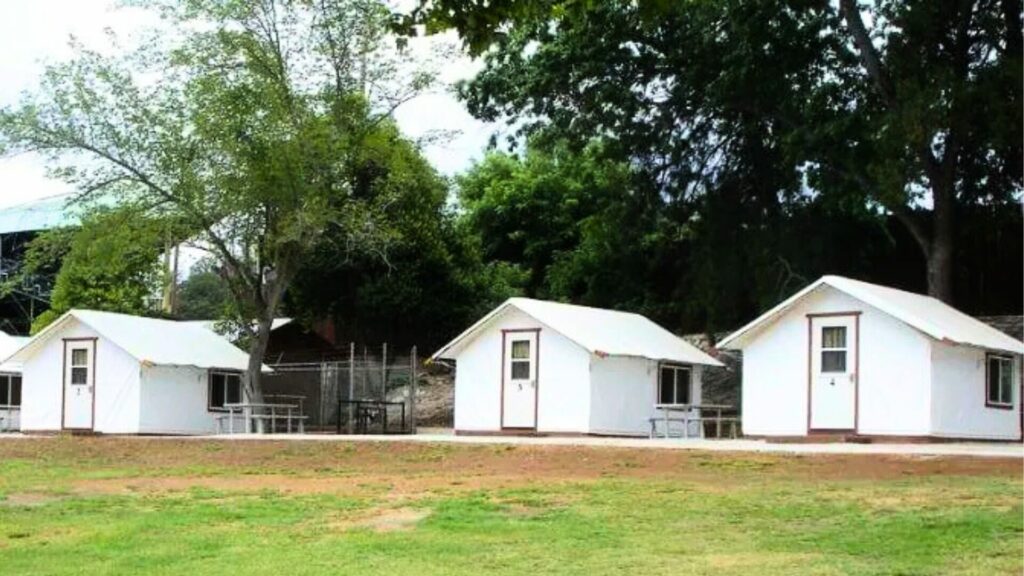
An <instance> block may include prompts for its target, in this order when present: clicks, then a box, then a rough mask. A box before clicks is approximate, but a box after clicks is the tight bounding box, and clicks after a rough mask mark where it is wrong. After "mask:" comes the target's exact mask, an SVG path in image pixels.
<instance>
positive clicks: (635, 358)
mask: <svg viewBox="0 0 1024 576" xmlns="http://www.w3.org/2000/svg"><path fill="white" fill-rule="evenodd" d="M439 359H449V360H454V361H455V363H456V366H455V431H456V433H457V434H497V433H509V432H512V433H524V432H525V433H542V434H550V433H555V434H597V435H622V436H646V435H647V434H649V432H650V422H649V419H650V418H652V417H654V416H657V415H658V413H656V410H655V405H656V404H660V403H661V404H699V403H700V399H701V372H702V368H703V367H704V366H721V364H720V363H719V362H718V361H717V360H715V359H714V358H712V357H711V356H709V355H707V354H705V353H704V352H702V351H700V350H699V349H697V348H696V347H694V346H692V345H691V344H688V343H687V342H685V341H683V340H682V339H680V338H678V337H677V336H675V335H674V334H672V333H671V332H669V331H667V330H665V329H664V328H662V327H660V326H658V325H657V324H655V323H654V322H651V321H650V320H648V319H647V318H644V317H643V316H640V315H638V314H630V313H627V312H618V311H613V310H603V309H599V308H589V307H584V306H574V305H570V304H560V303H556V302H546V301H542V300H532V299H528V298H510V299H509V300H507V301H506V302H504V303H503V304H501V305H500V306H498V307H497V308H495V309H494V310H492V311H491V312H490V313H488V314H487V315H486V316H484V317H483V318H482V319H481V320H479V321H478V322H477V323H476V324H474V325H473V326H471V327H470V328H468V329H467V330H466V331H465V332H463V333H462V334H460V335H459V336H458V337H456V338H455V339H454V340H452V341H451V342H449V343H448V344H446V345H445V346H444V347H443V348H441V349H440V350H438V351H437V353H435V354H434V355H433V357H432V360H439Z"/></svg>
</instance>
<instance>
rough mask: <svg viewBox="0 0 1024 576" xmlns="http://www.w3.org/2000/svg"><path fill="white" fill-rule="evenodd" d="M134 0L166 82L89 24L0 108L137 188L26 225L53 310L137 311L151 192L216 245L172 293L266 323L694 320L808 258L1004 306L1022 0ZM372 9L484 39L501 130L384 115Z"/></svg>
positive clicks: (400, 94) (767, 287)
mask: <svg viewBox="0 0 1024 576" xmlns="http://www.w3.org/2000/svg"><path fill="white" fill-rule="evenodd" d="M141 4H143V5H146V6H150V7H152V8H155V9H160V10H162V11H163V13H164V14H165V15H167V16H168V17H169V21H170V22H172V23H175V24H177V25H179V31H181V32H182V35H181V36H180V37H175V38H177V40H181V42H180V43H178V44H175V45H174V46H173V47H172V48H173V49H170V50H166V51H162V52H161V51H160V50H156V55H155V56H154V55H153V54H152V53H150V52H149V51H146V53H144V54H142V55H141V56H142V57H143V58H142V61H143V62H145V63H146V65H147V66H148V69H150V70H152V69H153V66H154V64H158V65H160V66H165V68H164V69H165V70H167V71H169V72H168V73H169V76H168V77H167V79H166V82H164V83H163V84H161V85H160V86H149V85H146V84H141V85H136V83H134V81H133V76H132V74H131V71H130V69H127V68H126V64H125V62H123V61H121V60H117V59H110V58H106V57H101V56H99V55H97V54H95V53H91V52H88V51H84V50H81V51H80V53H79V56H80V57H79V58H78V59H76V60H75V61H73V62H72V63H70V64H68V65H65V66H57V67H53V68H51V69H50V70H49V72H48V74H47V77H46V79H45V81H44V82H43V89H42V91H41V93H40V94H38V95H36V96H35V97H34V98H31V99H29V100H27V101H26V103H25V105H24V106H22V107H19V108H15V109H9V110H6V111H4V112H3V113H2V114H0V135H2V136H3V140H0V144H3V145H5V146H6V147H9V148H10V149H12V150H17V149H28V150H35V151H42V152H44V153H50V154H52V155H53V156H54V158H55V160H61V159H64V158H65V157H66V154H67V153H68V152H69V151H70V152H73V153H76V154H81V153H86V154H92V155H94V156H97V157H98V158H99V160H100V163H99V168H96V167H95V165H94V166H93V167H92V169H89V170H84V171H83V170H80V169H75V168H78V167H77V166H74V165H72V166H66V167H65V168H67V169H65V170H63V171H61V172H60V173H61V174H62V175H63V176H65V177H67V178H68V179H70V180H71V181H72V182H74V183H76V184H78V185H80V187H81V188H83V189H85V190H88V191H94V190H100V189H104V190H107V191H108V192H113V193H115V194H116V195H118V196H119V197H120V198H122V199H130V200H131V201H132V202H131V204H132V205H134V206H136V207H143V208H145V209H146V210H148V212H147V213H146V216H147V217H146V218H144V219H143V220H141V221H139V222H138V223H132V226H133V227H134V226H138V229H136V228H128V229H127V230H128V234H129V235H130V236H132V237H138V238H139V239H141V241H140V242H139V243H138V244H137V245H128V243H125V242H124V240H123V238H121V237H120V236H119V234H115V233H113V232H110V233H109V237H107V236H108V234H106V233H104V230H109V229H111V227H109V226H106V227H104V226H102V225H101V226H95V225H93V224H92V223H91V222H86V224H85V225H84V226H83V227H82V229H81V230H80V231H79V232H76V233H74V234H71V233H70V232H57V233H54V234H52V235H46V236H44V237H43V238H42V239H41V240H40V241H39V242H38V243H37V245H35V246H34V247H33V253H32V254H33V255H32V258H36V259H37V260H39V261H40V262H43V261H46V262H49V265H50V266H53V265H54V264H53V262H55V260H54V258H58V259H59V258H60V257H63V258H64V261H63V266H62V269H61V275H60V278H59V279H58V284H59V286H58V288H59V289H58V290H55V296H54V309H55V310H54V313H56V311H57V310H59V309H61V308H62V307H65V306H77V305H88V306H94V307H104V308H106V309H120V310H122V311H128V312H146V301H147V300H146V299H147V297H148V296H147V295H148V294H151V293H152V287H151V284H152V282H153V281H154V279H155V278H157V277H158V276H159V274H158V271H159V268H158V267H155V265H156V259H157V258H158V256H159V254H160V246H161V242H162V240H161V239H160V238H159V234H157V233H155V232H154V231H153V230H150V229H149V228H148V227H149V226H150V225H151V224H152V223H154V222H159V221H161V216H162V215H164V214H167V213H171V214H175V215H176V218H178V220H176V221H178V222H180V225H181V226H183V230H184V231H183V232H182V233H181V234H183V235H182V236H181V237H183V238H184V237H188V238H196V237H199V238H201V240H202V241H203V243H205V245H206V247H207V248H208V249H210V250H211V252H212V253H213V255H214V257H215V258H214V260H211V261H209V262H207V263H205V264H203V266H201V267H200V268H199V269H198V271H197V272H196V274H195V275H194V276H193V277H192V278H190V279H188V280H187V281H186V282H185V284H184V285H183V286H182V290H181V299H182V310H181V314H183V315H185V316H187V317H196V318H199V317H210V316H214V315H228V316H235V317H236V319H238V320H239V321H244V323H245V324H246V325H248V322H249V321H250V320H251V319H252V318H257V319H259V321H260V324H261V328H260V330H259V331H258V332H259V333H260V334H261V335H262V336H265V335H266V334H267V333H268V332H267V329H268V328H269V325H270V324H269V322H270V320H271V318H272V317H273V316H274V315H282V314H286V315H290V316H296V317H299V318H300V319H303V320H304V321H306V322H307V323H312V322H314V321H319V320H323V319H327V318H329V319H333V320H335V326H336V327H337V333H338V335H339V337H340V338H342V339H346V340H361V341H381V340H388V341H391V342H394V343H396V344H401V345H405V344H411V343H419V344H422V345H425V346H432V345H435V344H439V343H441V342H443V341H444V340H446V339H447V338H450V337H451V336H453V335H454V334H456V333H457V332H458V331H459V330H461V329H462V328H464V327H465V326H466V325H467V324H468V323H469V322H471V321H472V320H474V319H475V318H477V317H479V315H480V314H482V313H483V312H485V311H486V310H487V309H489V308H490V307H492V306H494V305H495V304H497V303H498V302H500V301H501V300H502V299H504V298H506V297H508V296H510V295H513V294H525V295H528V296H534V297H540V298H549V299H555V300H563V301H570V302H578V303H583V304H590V305H595V306H603V307H610V308H618V309H627V310H633V311H637V312H641V313H644V314H647V315H649V316H650V317H652V318H653V319H655V320H656V321H658V322H660V323H662V324H663V325H665V326H666V327H668V328H670V329H672V330H676V331H679V332H696V331H708V332H712V333H713V332H718V331H723V330H728V329H732V328H735V327H737V326H738V325H740V324H742V323H743V322H745V321H747V320H749V319H750V318H752V317H753V316H755V315H756V314H757V313H759V312H761V311H763V310H764V309H765V308H767V307H769V306H771V305H773V304H775V303H776V302H778V301H779V300H781V299H782V298H784V297H785V296H787V295H789V294H791V293H793V292H794V291H796V290H798V289H799V288H801V287H802V286H804V285H806V284H807V283H809V282H811V281H813V280H814V279H815V278H817V277H818V276H820V275H822V274H827V273H837V274H843V275H848V276H852V277H856V278H860V279H864V280H868V281H874V282H878V283H882V284H887V285H892V286H897V287H902V288H905V289H909V290H913V291H917V292H929V293H931V294H932V295H934V296H936V297H938V298H941V299H944V300H946V301H950V302H952V303H953V304H954V305H956V306H957V307H959V308H961V309H963V310H965V311H966V312H968V313H972V314H978V315H981V314H1003V313H1019V312H1020V310H1021V298H1020V295H1021V293H1022V292H1024V268H1022V266H1021V262H1022V261H1024V222H1022V212H1021V196H1022V180H1024V176H1022V141H1024V135H1022V125H1024V119H1022V111H1024V102H1022V97H1021V92H1022V83H1024V62H1022V52H1024V49H1022V33H1021V27H1022V26H1021V23H1022V9H1021V3H1020V1H1019V0H967V1H960V0H931V1H923V0H904V1H896V0H882V1H879V2H874V3H870V4H867V3H858V2H857V1H856V0H839V1H837V2H829V1H826V0H722V1H719V2H670V1H664V0H646V1H643V2H632V1H626V0H611V1H607V2H577V1H575V0H504V1H500V2H490V3H486V5H484V4H483V3H480V2H473V1H466V0H431V1H429V2H427V1H426V0H424V1H422V2H421V3H420V7H419V9H418V10H416V11H415V12H413V13H412V14H409V15H391V16H389V14H388V13H387V11H386V9H385V8H384V7H383V5H382V4H380V3H378V2H377V1H376V0H332V1H327V2H317V3H310V2H290V1H284V0H259V1H257V2H234V1H229V0H211V1H207V0H202V1H200V0H189V1H184V2H176V1H171V0H168V1H166V2H162V1H160V2H158V1H155V0H147V1H146V2H142V3H141ZM389 21H390V22H391V23H392V26H394V27H398V28H399V29H403V30H405V29H407V28H408V26H409V25H410V24H413V23H417V22H423V23H426V24H427V27H428V30H431V31H436V30H440V29H448V28H455V29H456V30H457V31H458V32H459V34H460V36H461V37H462V39H463V40H464V42H465V45H466V47H467V48H468V49H469V51H470V52H471V53H472V54H474V55H476V56H479V57H480V58H481V62H482V68H481V69H480V71H479V72H478V73H477V74H476V75H475V76H474V77H473V78H471V79H469V80H467V81H465V82H463V83H461V84H460V85H459V86H458V93H459V95H460V96H461V98H462V99H463V100H464V102H465V103H466V106H467V108H468V110H469V111H470V112H471V113H472V114H473V115H475V116H476V117H478V118H480V119H483V120H488V121H497V122H499V123H504V124H505V125H506V126H507V130H506V131H505V133H504V136H505V137H506V139H505V140H504V141H502V142H499V141H498V139H497V137H496V138H495V145H496V146H495V147H494V149H492V150H490V151H488V152H487V154H485V155H484V156H483V158H482V159H481V160H480V161H479V162H477V163H476V164H475V165H474V166H472V167H471V168H470V169H468V170H467V171H466V172H465V173H463V174H460V175H457V176H455V177H454V178H451V179H447V178H444V177H442V176H440V175H439V174H437V172H436V171H435V170H434V169H433V168H432V167H431V166H430V165H429V163H428V162H427V161H426V160H425V159H424V158H423V156H422V154H421V151H420V150H419V148H418V147H417V145H416V144H415V143H414V142H411V141H410V140H408V139H407V138H405V137H403V136H402V134H401V133H400V132H399V130H398V128H397V126H396V125H395V124H394V122H393V120H392V119H391V118H390V117H389V116H390V112H391V111H393V109H394V106H397V105H398V103H400V102H402V101H404V99H405V98H407V97H409V96H411V95H413V94H415V93H416V91H417V90H418V89H420V88H422V87H424V86H426V85H427V84H429V82H430V75H429V74H422V73H419V72H417V71H415V70H413V71H412V72H409V71H408V70H405V69H404V68H403V67H402V66H399V65H398V64H397V63H396V61H397V60H400V58H398V59H396V58H395V57H394V56H395V54H397V53H396V52H394V51H392V47H393V44H392V43H393V42H394V40H395V38H393V37H390V36H388V33H387V26H388V22H389ZM197 22H203V23H204V24H205V25H208V27H204V26H200V27H198V28H195V27H194V25H195V24H196V23H197ZM385 55H390V58H389V57H385ZM136 56H140V55H136ZM403 70H404V72H403ZM381 86H384V87H390V88H391V89H393V90H394V92H393V93H392V94H391V95H390V97H388V98H381V97H380V96H379V95H375V94H374V93H373V92H374V90H376V89H377V88H379V87H381ZM499 143H500V144H502V145H503V146H500V147H499V146H497V145H498V144H499ZM499 148H500V149H499ZM109 217H114V215H113V214H108V215H104V216H97V217H96V218H109ZM151 236H152V238H151ZM150 240H152V242H150ZM100 247H102V248H100ZM117 254H120V255H121V256H120V257H118V258H116V262H115V261H113V260H111V261H110V262H108V261H107V260H108V259H114V256H113V255H117ZM47 258H50V259H49V260H46V259H47ZM108 265H109V266H108ZM104 266H107V268H103V267H104ZM72 279H74V281H72ZM264 344H265V342H264ZM261 346H262V345H261V344H260V342H259V341H258V339H257V341H256V342H255V343H254V347H253V349H252V358H253V361H254V362H255V361H256V359H257V357H258V356H259V354H258V352H259V350H260V349H261Z"/></svg>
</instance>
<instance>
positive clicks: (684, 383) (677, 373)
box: [658, 364, 690, 404]
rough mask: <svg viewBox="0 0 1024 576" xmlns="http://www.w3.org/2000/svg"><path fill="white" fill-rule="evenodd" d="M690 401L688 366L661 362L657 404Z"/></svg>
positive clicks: (685, 402) (686, 402) (687, 402)
mask: <svg viewBox="0 0 1024 576" xmlns="http://www.w3.org/2000/svg"><path fill="white" fill-rule="evenodd" d="M689 403H690V367H689V366H678V365H675V364H662V365H661V370H660V371H659V374H658V404H689Z"/></svg>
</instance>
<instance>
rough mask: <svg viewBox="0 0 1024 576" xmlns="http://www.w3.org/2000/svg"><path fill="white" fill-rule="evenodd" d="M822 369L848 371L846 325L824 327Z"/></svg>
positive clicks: (822, 333)
mask: <svg viewBox="0 0 1024 576" xmlns="http://www.w3.org/2000/svg"><path fill="white" fill-rule="evenodd" d="M821 371H822V372H846V326H824V327H822V329H821Z"/></svg>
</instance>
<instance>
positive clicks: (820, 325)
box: [810, 315, 859, 431]
mask: <svg viewBox="0 0 1024 576" xmlns="http://www.w3.org/2000/svg"><path fill="white" fill-rule="evenodd" d="M810 323H811V347H810V351H811V358H810V363H811V383H810V384H811V386H810V388H811V389H810V394H811V402H810V408H811V417H810V428H811V430H836V431H839V430H842V431H846V430H849V431H853V430H855V428H856V420H857V365H858V363H859V362H858V356H857V343H858V338H857V329H858V327H859V322H858V318H857V316H856V315H849V316H812V317H811V318H810Z"/></svg>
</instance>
